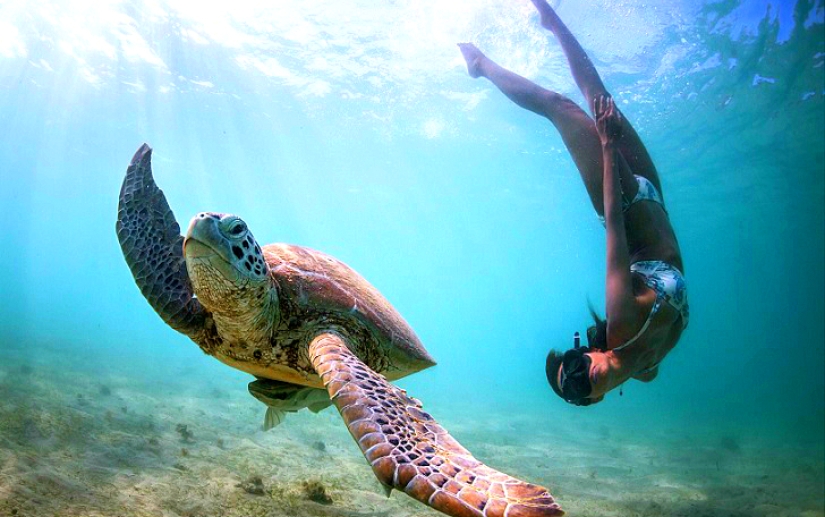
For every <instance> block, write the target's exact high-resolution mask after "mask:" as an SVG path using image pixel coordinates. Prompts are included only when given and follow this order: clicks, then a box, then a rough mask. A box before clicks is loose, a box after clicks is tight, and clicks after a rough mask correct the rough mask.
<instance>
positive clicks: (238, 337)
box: [187, 262, 279, 354]
mask: <svg viewBox="0 0 825 517" xmlns="http://www.w3.org/2000/svg"><path fill="white" fill-rule="evenodd" d="M210 266H211V264H205V263H203V262H199V263H193V264H187V267H188V268H189V273H190V278H191V280H192V287H193V288H194V291H195V295H196V296H197V297H198V299H199V300H200V302H201V304H203V306H204V307H205V308H206V309H207V310H208V311H209V312H211V313H212V319H213V320H214V321H215V326H216V328H217V331H218V334H219V335H220V337H221V339H222V340H223V342H224V343H226V344H227V345H230V346H231V347H233V348H237V349H238V350H237V352H238V353H240V354H243V350H244V349H245V348H248V347H252V348H254V347H258V346H262V345H264V344H269V343H270V339H271V337H272V329H273V327H274V325H275V324H277V321H278V316H279V315H278V310H279V309H278V293H277V290H276V288H275V287H274V286H273V284H272V283H271V281H270V279H269V278H266V279H263V280H261V281H254V280H250V279H248V278H246V279H241V280H240V282H237V283H236V282H232V281H230V280H229V279H227V278H226V277H225V276H224V275H222V274H220V273H219V272H218V271H217V270H216V269H214V268H213V267H210Z"/></svg>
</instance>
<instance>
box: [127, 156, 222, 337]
mask: <svg viewBox="0 0 825 517" xmlns="http://www.w3.org/2000/svg"><path fill="white" fill-rule="evenodd" d="M117 238H118V240H119V241H120V247H121V249H122V250H123V256H124V257H125V258H126V263H127V264H129V269H131V270H132V276H134V277H135V282H136V283H137V285H138V287H139V288H140V291H141V292H142V293H143V296H144V297H146V300H148V301H149V304H151V305H152V308H153V309H155V312H157V313H158V315H160V317H161V318H163V321H165V322H166V323H168V324H169V326H171V327H172V328H174V329H175V330H177V331H179V332H182V333H184V334H186V335H187V336H189V337H191V338H193V339H196V338H197V337H198V335H199V334H200V333H201V332H203V330H204V324H205V317H206V311H205V310H204V309H203V307H202V306H201V304H200V302H198V300H197V299H195V298H193V293H192V284H191V283H190V282H189V275H188V274H187V272H186V262H185V261H184V258H183V237H182V236H181V235H180V227H179V226H178V223H177V222H176V221H175V215H174V214H173V213H172V210H171V209H170V208H169V203H167V202H166V197H165V196H164V195H163V192H162V191H161V190H160V189H159V188H158V186H157V185H156V184H155V180H154V179H153V178H152V149H151V148H150V147H149V146H148V145H146V144H143V145H142V146H141V147H140V149H138V150H137V152H136V153H135V156H134V158H132V163H131V164H130V165H129V168H128V169H126V178H125V179H124V180H123V186H122V187H121V189H120V203H119V204H118V209H117ZM196 340H197V339H196Z"/></svg>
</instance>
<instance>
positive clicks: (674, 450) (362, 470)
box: [0, 350, 825, 517]
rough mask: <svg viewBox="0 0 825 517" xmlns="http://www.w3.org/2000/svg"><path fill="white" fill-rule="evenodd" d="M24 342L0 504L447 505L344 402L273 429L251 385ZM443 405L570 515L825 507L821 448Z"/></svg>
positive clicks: (10, 380)
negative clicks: (427, 495)
mask: <svg viewBox="0 0 825 517" xmlns="http://www.w3.org/2000/svg"><path fill="white" fill-rule="evenodd" d="M23 356H25V353H19V352H18V353H12V352H10V351H6V352H3V351H2V350H0V516H3V517H5V516H19V517H24V516H25V517H34V516H38V517H39V516H43V517H46V516H90V517H94V516H118V517H126V516H163V517H177V516H180V517H208V516H221V517H233V516H262V517H263V516H267V517H280V516H287V517H316V516H317V517H321V516H324V517H327V516H329V517H427V516H429V517H435V516H438V515H441V514H440V513H438V512H436V511H434V510H431V509H429V508H427V507H425V506H423V505H422V504H420V503H418V502H416V501H414V500H412V499H411V498H409V497H407V496H406V495H404V494H403V493H399V492H393V493H392V495H391V496H390V497H389V498H388V497H387V496H386V495H385V493H384V490H383V489H382V487H381V486H380V485H379V483H378V481H377V480H376V479H375V477H374V476H373V475H372V472H371V470H370V468H369V467H368V465H367V463H366V460H365V459H364V458H363V456H361V454H360V452H359V451H358V448H357V446H356V444H355V443H354V441H353V439H352V438H351V437H350V436H349V434H348V432H347V430H346V428H345V426H344V425H343V423H342V422H341V420H340V418H339V417H338V414H337V412H336V411H335V409H334V408H330V409H327V410H325V411H323V412H321V413H320V414H317V415H313V414H311V413H309V412H307V411H303V412H301V413H298V414H293V415H289V416H288V418H287V419H286V421H285V422H284V423H283V424H281V425H280V426H279V427H277V428H276V429H274V430H271V431H269V432H263V431H261V423H262V420H263V411H264V408H263V406H262V405H261V404H260V403H258V402H257V401H255V400H254V399H252V397H250V396H249V395H248V394H247V393H246V386H245V385H244V384H243V383H237V382H234V381H233V382H231V383H230V382H224V381H220V380H215V381H208V382H203V380H201V381H200V382H199V384H197V385H196V384H194V382H193V381H191V380H189V381H187V379H191V378H192V376H191V375H186V374H185V372H183V373H182V374H181V375H176V376H170V377H171V378H168V379H165V380H163V381H162V382H152V381H148V380H147V379H143V378H141V377H136V376H134V375H128V374H123V373H120V374H118V373H117V372H112V371H108V372H106V373H104V374H95V375H92V374H91V373H90V372H89V371H84V370H83V369H82V368H80V369H73V368H72V367H71V365H67V361H64V360H57V361H54V360H49V359H48V358H44V357H42V356H40V357H39V358H38V362H35V363H32V362H29V361H26V360H23V359H24V357H23ZM56 365H61V367H60V368H58V367H57V366H56ZM425 402H426V401H425ZM425 407H426V404H425ZM435 417H436V418H437V419H439V420H440V422H441V423H442V424H443V425H444V426H445V427H446V428H447V429H449V430H450V431H451V433H452V434H453V436H455V437H457V438H458V439H459V441H461V442H462V444H463V445H465V446H466V447H467V448H468V449H470V450H471V451H472V452H473V453H474V454H475V456H476V457H477V458H479V459H481V460H482V461H484V462H485V463H487V464H488V465H490V466H493V467H495V468H498V469H500V470H502V471H504V472H506V473H508V474H511V475H514V476H516V477H519V478H522V479H524V480H527V481H530V482H534V483H538V484H541V485H544V486H546V487H548V488H549V489H550V491H551V492H552V493H553V495H554V496H555V497H556V498H557V499H558V501H559V502H560V504H561V505H562V506H563V507H564V509H565V510H566V511H567V512H568V515H571V516H582V517H587V516H593V517H595V516H628V517H646V516H650V517H653V516H685V517H687V516H690V517H760V516H787V517H825V474H824V473H823V471H825V459H823V458H822V457H820V456H821V455H820V454H818V453H817V454H811V453H807V452H806V451H804V450H800V449H793V448H785V449H781V450H778V449H776V448H767V447H764V448H763V447H753V446H747V445H742V444H740V443H739V442H737V441H736V440H735V439H733V438H723V439H716V440H705V441H701V440H691V439H688V438H681V439H674V440H671V441H670V442H668V443H663V444H657V445H656V446H652V445H650V443H649V442H644V441H643V440H639V443H634V442H633V441H632V437H631V438H627V437H623V438H622V439H621V440H619V439H612V440H598V436H595V435H594V436H587V434H586V433H584V434H583V433H581V432H577V433H576V434H572V433H570V432H568V431H564V430H563V429H561V428H554V427H553V426H552V425H548V423H547V422H546V421H540V420H539V419H540V417H539V416H538V415H537V416H530V415H504V414H501V415H490V414H486V415H485V416H484V418H483V421H479V417H478V413H476V414H475V415H474V416H470V415H461V414H460V411H459V412H456V413H453V414H451V415H440V414H436V415H435ZM526 429H529V430H530V431H529V432H525V430H526ZM591 432H593V433H597V434H598V433H601V434H602V438H604V436H603V435H604V434H605V433H609V431H608V430H607V429H599V430H595V431H591ZM593 443H610V445H609V446H601V447H600V446H593ZM586 444H587V445H586Z"/></svg>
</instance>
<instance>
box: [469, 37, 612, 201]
mask: <svg viewBox="0 0 825 517" xmlns="http://www.w3.org/2000/svg"><path fill="white" fill-rule="evenodd" d="M458 46H459V48H460V49H461V53H462V54H463V55H464V59H465V61H467V71H468V72H469V74H470V76H471V77H486V78H487V79H488V80H490V82H492V83H493V84H494V85H495V86H496V87H497V88H498V89H499V90H501V92H502V93H504V95H506V96H507V97H508V98H509V99H510V100H511V101H513V102H514V103H516V104H517V105H519V106H521V107H522V108H524V109H527V110H530V111H532V112H533V113H537V114H539V115H541V116H543V117H547V118H548V119H549V120H550V121H551V122H552V123H553V125H555V126H556V129H558V131H559V133H561V137H562V140H563V141H564V145H566V146H567V150H568V151H569V152H570V155H571V156H572V157H573V162H575V164H576V167H577V168H578V169H579V173H580V174H581V177H582V180H583V181H584V186H585V187H586V188H587V193H588V194H589V195H590V201H591V202H592V203H593V208H595V209H596V212H597V213H598V214H599V215H600V216H601V215H604V201H603V191H602V175H603V166H602V145H601V142H600V140H599V134H598V133H597V132H596V124H595V123H594V122H593V120H592V119H591V118H590V117H588V116H587V113H585V112H584V110H582V109H581V108H580V107H579V106H578V105H576V103H574V102H573V101H571V100H570V99H568V98H567V97H565V96H563V95H560V94H558V93H556V92H552V91H550V90H546V89H544V88H542V87H540V86H538V85H537V84H535V83H533V82H531V81H529V80H527V79H525V78H524V77H521V76H520V75H517V74H514V73H513V72H511V71H509V70H506V69H504V68H502V67H501V66H499V65H498V64H496V63H495V62H493V61H492V60H490V58H488V57H487V56H485V55H484V54H483V53H482V52H481V51H480V50H478V49H477V48H476V46H475V45H473V44H472V43H460V44H459V45H458Z"/></svg>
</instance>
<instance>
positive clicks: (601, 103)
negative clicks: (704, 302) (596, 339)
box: [595, 96, 639, 349]
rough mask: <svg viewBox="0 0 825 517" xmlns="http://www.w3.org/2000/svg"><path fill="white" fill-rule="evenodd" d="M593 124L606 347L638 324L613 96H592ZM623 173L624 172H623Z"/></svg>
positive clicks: (620, 340)
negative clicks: (603, 247) (600, 163)
mask: <svg viewBox="0 0 825 517" xmlns="http://www.w3.org/2000/svg"><path fill="white" fill-rule="evenodd" d="M595 105H596V106H595V107H596V128H597V129H598V131H599V138H600V139H601V141H602V157H603V160H604V181H603V185H604V219H605V228H606V229H607V282H606V286H607V296H606V300H607V315H608V318H607V347H608V349H611V348H614V347H616V346H619V345H621V344H622V343H624V342H625V341H627V340H628V339H630V338H631V337H632V335H633V332H634V331H635V330H636V329H637V328H638V326H639V322H638V321H637V319H638V310H637V308H636V298H635V296H634V295H633V285H632V282H631V277H630V253H629V252H628V248H627V235H626V233H625V226H624V213H623V212H622V188H621V182H620V181H619V176H620V170H619V168H620V167H622V166H623V165H624V161H623V160H622V159H621V155H620V154H619V152H618V141H619V140H620V139H621V136H622V120H621V115H620V114H619V111H618V110H617V109H615V107H614V105H613V99H612V98H610V97H607V96H601V97H599V98H598V99H596V102H595ZM625 176H628V174H626V175H625Z"/></svg>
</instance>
